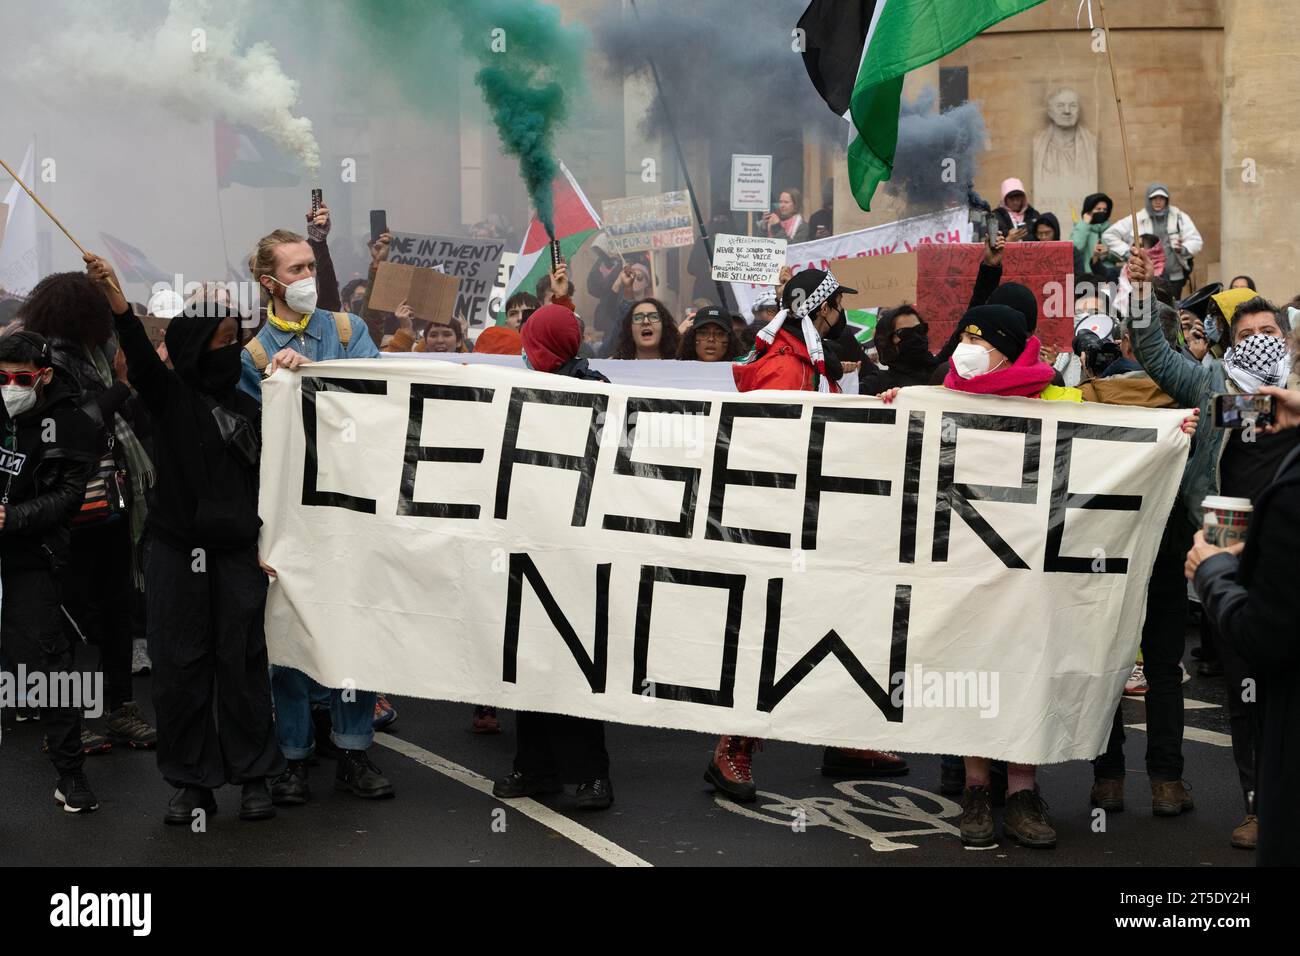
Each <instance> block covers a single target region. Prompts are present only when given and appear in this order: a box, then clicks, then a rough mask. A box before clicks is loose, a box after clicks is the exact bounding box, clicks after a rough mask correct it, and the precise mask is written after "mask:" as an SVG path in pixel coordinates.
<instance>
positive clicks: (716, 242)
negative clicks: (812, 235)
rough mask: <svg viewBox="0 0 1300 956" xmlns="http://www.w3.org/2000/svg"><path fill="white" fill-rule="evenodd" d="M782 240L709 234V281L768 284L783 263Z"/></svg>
mask: <svg viewBox="0 0 1300 956" xmlns="http://www.w3.org/2000/svg"><path fill="white" fill-rule="evenodd" d="M786 245H787V242H786V240H785V239H771V238H768V237H767V236H729V235H727V234H726V233H720V234H718V235H716V236H714V237H713V280H714V281H715V282H754V283H757V284H758V285H772V284H773V283H775V282H776V281H777V278H778V277H779V276H780V273H781V267H782V266H783V265H785V247H786Z"/></svg>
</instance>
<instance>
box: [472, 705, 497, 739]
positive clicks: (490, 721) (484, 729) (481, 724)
mask: <svg viewBox="0 0 1300 956" xmlns="http://www.w3.org/2000/svg"><path fill="white" fill-rule="evenodd" d="M470 732H471V733H475V734H499V733H501V721H499V720H497V709H496V708H495V707H475V708H474V723H473V724H472V725H471V726H470Z"/></svg>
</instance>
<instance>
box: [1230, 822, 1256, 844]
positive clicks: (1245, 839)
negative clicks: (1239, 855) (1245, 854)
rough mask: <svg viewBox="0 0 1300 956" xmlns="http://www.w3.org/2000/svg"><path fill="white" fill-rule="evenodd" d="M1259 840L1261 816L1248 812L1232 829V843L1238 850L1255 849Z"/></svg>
mask: <svg viewBox="0 0 1300 956" xmlns="http://www.w3.org/2000/svg"><path fill="white" fill-rule="evenodd" d="M1258 842H1259V817H1257V816H1255V814H1253V813H1248V814H1246V819H1244V820H1242V821H1241V825H1240V826H1239V827H1237V829H1235V830H1233V831H1232V845H1233V846H1235V847H1236V848H1237V849H1238V850H1253V849H1255V844H1256V843H1258Z"/></svg>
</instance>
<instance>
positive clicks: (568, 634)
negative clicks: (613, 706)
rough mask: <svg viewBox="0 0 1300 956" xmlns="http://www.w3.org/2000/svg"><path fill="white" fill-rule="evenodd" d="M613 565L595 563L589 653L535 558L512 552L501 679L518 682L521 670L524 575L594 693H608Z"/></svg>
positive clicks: (507, 590) (507, 681)
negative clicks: (610, 588) (552, 592)
mask: <svg viewBox="0 0 1300 956" xmlns="http://www.w3.org/2000/svg"><path fill="white" fill-rule="evenodd" d="M611 567H613V565H610V564H598V565H596V625H595V632H596V633H595V641H594V645H595V646H594V647H593V648H592V651H593V652H592V654H591V655H590V656H589V655H588V654H587V650H586V648H584V647H583V646H582V641H580V640H578V635H577V632H575V631H574V629H573V625H572V624H570V623H569V619H568V618H567V617H565V616H564V612H563V611H562V610H560V605H559V604H558V603H557V602H556V600H555V596H554V595H553V594H551V589H550V588H548V587H547V586H546V581H544V580H543V579H542V575H541V572H540V571H538V570H537V565H536V564H534V563H533V559H532V558H530V557H529V556H528V555H526V554H521V553H512V554H511V555H510V582H509V584H508V585H507V586H506V632H505V641H504V643H503V647H502V661H501V679H502V680H503V681H505V682H506V683H508V684H515V683H518V679H517V678H518V672H519V612H520V605H521V603H522V601H523V593H524V578H527V579H528V586H529V587H531V588H532V589H533V593H534V594H536V595H537V600H539V601H541V602H542V607H543V608H544V609H545V611H546V616H547V617H548V618H550V619H551V624H552V625H554V627H555V629H556V630H557V631H558V632H559V634H560V638H561V640H563V641H564V646H565V647H567V648H568V649H569V653H570V654H572V655H573V659H574V660H575V661H577V662H578V667H579V668H580V669H581V670H582V675H583V676H584V677H585V678H587V683H588V684H589V685H590V686H591V692H592V693H593V694H603V693H605V671H606V662H607V661H608V660H609V571H610V568H611Z"/></svg>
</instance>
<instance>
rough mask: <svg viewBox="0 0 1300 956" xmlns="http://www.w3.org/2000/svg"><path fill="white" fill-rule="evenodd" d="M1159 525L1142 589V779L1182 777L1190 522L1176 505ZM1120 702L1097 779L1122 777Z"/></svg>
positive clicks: (1097, 763) (1095, 769)
mask: <svg viewBox="0 0 1300 956" xmlns="http://www.w3.org/2000/svg"><path fill="white" fill-rule="evenodd" d="M1175 511H1176V513H1175V514H1174V515H1172V516H1171V517H1170V519H1169V521H1168V523H1167V524H1166V526H1165V532H1164V537H1163V539H1162V540H1161V542H1160V550H1159V551H1158V552H1157V553H1156V560H1155V565H1154V567H1153V568H1152V570H1151V582H1150V584H1149V585H1148V586H1147V608H1146V621H1145V623H1144V624H1143V625H1142V664H1143V669H1144V671H1145V672H1146V678H1147V692H1146V698H1145V701H1146V716H1147V775H1148V776H1149V777H1150V778H1151V779H1152V780H1157V781H1168V780H1180V779H1182V776H1183V671H1182V668H1181V667H1180V666H1179V663H1180V662H1181V661H1182V659H1183V649H1184V644H1185V641H1186V628H1187V579H1186V578H1184V577H1183V563H1184V561H1185V560H1186V554H1187V549H1188V548H1190V547H1191V543H1192V528H1191V522H1190V521H1188V520H1187V518H1185V517H1184V516H1183V515H1182V514H1181V506H1178V505H1175ZM1123 706H1124V705H1123V702H1122V701H1121V702H1120V704H1119V705H1118V706H1117V707H1116V708H1115V721H1114V723H1113V724H1112V726H1111V730H1110V741H1109V743H1108V744H1107V747H1106V752H1105V753H1104V754H1102V755H1101V756H1100V757H1098V758H1097V759H1096V760H1094V761H1093V773H1094V775H1096V776H1097V777H1099V778H1109V779H1115V780H1119V779H1123V777H1124V720H1123V715H1122V710H1123Z"/></svg>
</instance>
